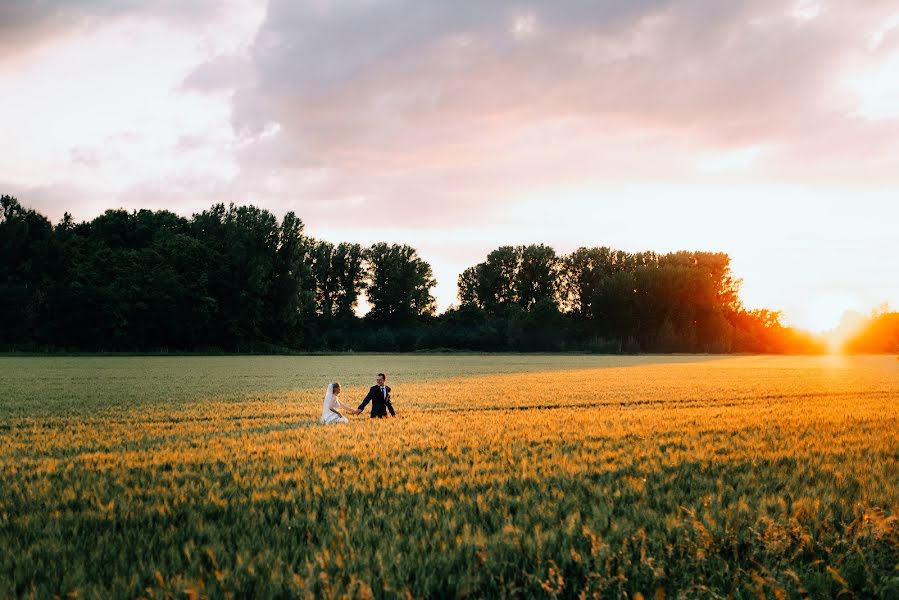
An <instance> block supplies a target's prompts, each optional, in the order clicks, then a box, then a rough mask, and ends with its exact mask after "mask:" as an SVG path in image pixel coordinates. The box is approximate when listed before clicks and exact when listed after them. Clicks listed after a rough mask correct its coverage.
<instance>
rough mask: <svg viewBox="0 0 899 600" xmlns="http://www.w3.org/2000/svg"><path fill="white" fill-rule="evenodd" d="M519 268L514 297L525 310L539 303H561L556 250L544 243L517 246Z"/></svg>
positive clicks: (558, 263)
mask: <svg viewBox="0 0 899 600" xmlns="http://www.w3.org/2000/svg"><path fill="white" fill-rule="evenodd" d="M516 254H517V255H518V258H519V261H518V270H517V272H516V273H515V275H514V289H515V301H516V302H517V303H518V305H519V306H521V307H522V308H524V309H525V310H530V309H531V308H532V307H533V306H534V305H535V304H537V303H544V304H545V303H551V304H557V303H558V293H559V289H560V286H559V267H560V261H559V258H558V257H557V256H556V251H555V250H553V249H552V248H550V247H549V246H545V245H543V244H532V245H530V246H520V247H518V248H517V249H516Z"/></svg>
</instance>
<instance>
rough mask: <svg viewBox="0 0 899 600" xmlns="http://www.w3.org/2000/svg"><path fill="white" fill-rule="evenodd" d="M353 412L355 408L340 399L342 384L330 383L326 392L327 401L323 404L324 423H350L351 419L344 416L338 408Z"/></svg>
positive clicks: (322, 420) (322, 419) (322, 417)
mask: <svg viewBox="0 0 899 600" xmlns="http://www.w3.org/2000/svg"><path fill="white" fill-rule="evenodd" d="M341 408H342V409H343V410H345V411H348V412H353V409H352V408H350V407H349V406H347V405H346V404H344V403H343V402H341V401H340V384H339V383H329V384H328V391H327V392H325V402H324V404H323V405H322V416H321V419H320V421H321V422H322V423H349V422H350V421H349V419H347V418H346V417H345V416H343V415H342V414H341V413H340V412H339V410H338V409H341Z"/></svg>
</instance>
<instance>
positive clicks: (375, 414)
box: [356, 373, 396, 419]
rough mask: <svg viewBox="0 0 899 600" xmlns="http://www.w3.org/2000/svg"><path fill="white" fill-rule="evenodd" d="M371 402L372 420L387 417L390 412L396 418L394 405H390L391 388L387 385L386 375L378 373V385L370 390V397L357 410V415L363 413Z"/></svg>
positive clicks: (366, 397)
mask: <svg viewBox="0 0 899 600" xmlns="http://www.w3.org/2000/svg"><path fill="white" fill-rule="evenodd" d="M369 402H371V418H372V419H374V418H381V417H386V416H387V411H388V410H389V411H390V416H391V417H395V416H396V413H395V412H394V410H393V404H391V403H390V386H389V385H387V375H384V373H378V379H377V385H373V386H371V389H369V390H368V395H367V396H365V400H363V401H362V404H360V405H359V408H357V409H356V414H357V415H358V414H359V413H361V412H362V410H363V409H364V408H365V405H366V404H368V403H369Z"/></svg>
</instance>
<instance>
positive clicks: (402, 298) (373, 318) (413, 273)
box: [365, 242, 437, 325]
mask: <svg viewBox="0 0 899 600" xmlns="http://www.w3.org/2000/svg"><path fill="white" fill-rule="evenodd" d="M365 258H366V262H367V264H368V270H367V275H368V277H367V280H368V281H367V295H368V301H369V303H370V304H371V310H370V311H369V313H368V315H366V319H367V320H368V321H370V322H372V323H376V324H389V325H397V324H406V323H410V322H413V321H415V320H417V319H419V318H420V317H423V316H430V315H433V314H434V311H435V308H436V302H435V300H434V296H432V295H431V288H433V287H434V286H435V285H436V284H437V282H436V281H435V280H434V277H433V273H432V271H431V265H429V264H428V263H427V262H425V261H424V260H422V259H421V258H420V257H419V256H418V252H416V250H415V249H414V248H412V247H411V246H406V245H399V244H387V243H383V242H382V243H378V244H374V245H373V246H371V247H370V248H369V249H368V251H367V252H366V255H365Z"/></svg>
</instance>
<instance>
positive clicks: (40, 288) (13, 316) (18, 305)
mask: <svg viewBox="0 0 899 600" xmlns="http://www.w3.org/2000/svg"><path fill="white" fill-rule="evenodd" d="M56 255H57V252H56V240H55V238H54V236H53V227H52V225H51V224H50V221H48V220H47V219H46V218H45V217H44V216H42V215H40V214H38V213H37V212H35V211H33V210H30V209H26V208H25V207H23V206H22V205H21V204H19V202H18V200H16V199H15V198H13V197H12V196H6V195H4V196H2V197H0V257H2V260H0V299H2V301H3V310H2V311H0V342H16V341H18V342H26V343H29V344H30V343H36V342H40V341H44V339H45V335H44V334H45V333H46V332H47V328H46V326H47V318H48V317H49V314H50V311H51V309H52V307H51V306H50V304H49V300H50V298H49V290H50V287H51V285H52V276H53V271H54V262H55V260H56Z"/></svg>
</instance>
